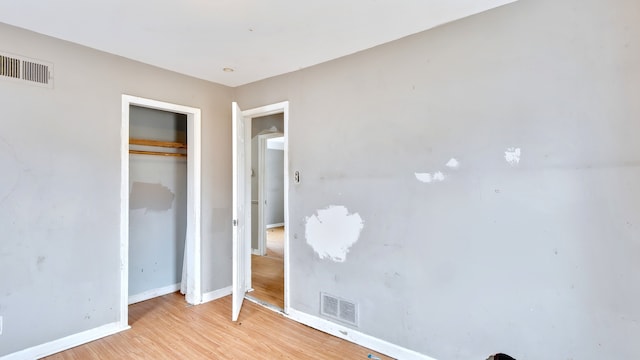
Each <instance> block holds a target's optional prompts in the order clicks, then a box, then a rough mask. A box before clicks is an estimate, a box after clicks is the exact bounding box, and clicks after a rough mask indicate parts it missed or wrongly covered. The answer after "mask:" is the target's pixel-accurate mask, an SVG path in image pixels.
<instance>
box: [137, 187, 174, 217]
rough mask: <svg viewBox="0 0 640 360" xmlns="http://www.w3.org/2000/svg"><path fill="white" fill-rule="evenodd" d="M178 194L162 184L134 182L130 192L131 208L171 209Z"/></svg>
mask: <svg viewBox="0 0 640 360" xmlns="http://www.w3.org/2000/svg"><path fill="white" fill-rule="evenodd" d="M175 197H176V195H175V194H174V193H173V192H172V191H171V189H169V188H168V187H166V186H164V185H162V184H151V183H144V182H134V183H133V185H132V186H131V193H130V194H129V209H131V210H136V209H147V210H151V211H167V210H169V209H171V206H172V205H173V200H174V199H175Z"/></svg>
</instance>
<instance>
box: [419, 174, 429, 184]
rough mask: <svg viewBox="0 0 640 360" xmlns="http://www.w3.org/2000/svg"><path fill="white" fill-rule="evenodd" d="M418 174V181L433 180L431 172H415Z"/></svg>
mask: <svg viewBox="0 0 640 360" xmlns="http://www.w3.org/2000/svg"><path fill="white" fill-rule="evenodd" d="M415 175H416V179H418V181H422V182H423V183H427V184H428V183H430V182H431V181H433V178H432V177H431V174H430V173H415Z"/></svg>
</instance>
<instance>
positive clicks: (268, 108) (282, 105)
mask: <svg viewBox="0 0 640 360" xmlns="http://www.w3.org/2000/svg"><path fill="white" fill-rule="evenodd" d="M273 114H283V118H284V129H283V130H284V223H285V228H284V309H283V312H284V313H285V314H288V313H289V303H290V301H289V299H290V289H289V284H290V276H289V226H288V225H289V102H288V101H282V102H279V103H275V104H270V105H265V106H260V107H257V108H253V109H249V110H243V111H242V121H243V122H244V128H245V131H244V140H245V141H244V149H243V150H244V152H245V181H244V189H243V190H244V194H245V204H244V208H245V209H249V210H250V209H251V196H250V194H251V177H250V176H246V174H250V173H251V122H252V120H253V119H254V118H258V117H262V116H267V115H273ZM234 141H235V139H234ZM237 151H239V149H237ZM234 156H239V155H238V154H234ZM233 166H237V165H236V164H234V165H233ZM234 220H239V221H243V220H244V224H247V225H248V226H249V227H248V228H246V229H245V231H244V234H243V237H244V238H243V239H242V241H243V243H244V244H245V245H247V246H245V249H246V250H247V251H245V256H246V257H247V260H246V261H245V268H244V269H235V268H236V266H239V265H238V264H235V263H234V264H233V267H234V270H235V271H237V272H238V273H239V272H240V271H243V273H244V276H245V280H246V281H245V294H246V291H248V290H249V289H250V282H251V211H248V212H247V213H245V219H234ZM234 231H235V229H234ZM239 241H240V240H239ZM234 291H235V289H234ZM245 294H242V296H243V297H244V295H245Z"/></svg>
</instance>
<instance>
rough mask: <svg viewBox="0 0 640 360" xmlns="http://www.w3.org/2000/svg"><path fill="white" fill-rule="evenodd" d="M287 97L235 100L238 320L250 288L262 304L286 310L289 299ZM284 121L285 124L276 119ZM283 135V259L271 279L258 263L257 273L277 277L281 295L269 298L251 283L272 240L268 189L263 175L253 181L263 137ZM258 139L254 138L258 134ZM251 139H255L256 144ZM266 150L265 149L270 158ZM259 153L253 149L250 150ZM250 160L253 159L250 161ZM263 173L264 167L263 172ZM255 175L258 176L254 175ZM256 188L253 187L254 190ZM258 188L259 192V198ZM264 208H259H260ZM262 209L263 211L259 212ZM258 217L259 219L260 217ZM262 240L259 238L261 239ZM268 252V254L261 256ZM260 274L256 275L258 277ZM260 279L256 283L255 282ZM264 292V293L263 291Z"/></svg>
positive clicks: (235, 308) (235, 302) (235, 292)
mask: <svg viewBox="0 0 640 360" xmlns="http://www.w3.org/2000/svg"><path fill="white" fill-rule="evenodd" d="M288 108H289V104H288V102H282V103H277V104H272V105H267V106H263V107H259V108H255V109H251V110H246V111H242V110H240V108H239V107H238V106H237V104H236V103H234V104H233V225H234V232H233V286H232V287H233V306H232V307H233V310H232V319H233V320H234V321H236V320H237V319H238V316H239V314H240V309H241V307H242V302H243V300H244V298H245V296H246V295H247V292H248V291H251V290H255V291H253V292H251V293H250V295H249V296H248V298H249V299H250V300H254V301H257V302H259V303H261V304H263V305H265V304H271V305H273V307H274V308H277V309H278V310H279V311H283V312H285V313H288V304H289V287H288V281H289V274H288V271H289V270H288V269H289V253H288V247H289V236H288V233H289V231H288V226H287V225H288V172H289V171H288V135H287V128H288ZM278 124H281V125H278ZM276 137H281V138H282V140H281V144H282V145H281V147H282V150H281V152H282V157H281V158H282V181H281V183H282V197H283V200H282V212H283V218H282V223H280V224H276V225H284V226H283V228H282V236H281V237H282V240H281V241H282V250H281V251H282V258H281V259H280V261H279V264H277V265H275V266H273V267H272V268H273V269H276V270H275V272H279V273H280V274H281V275H279V276H280V279H281V280H278V279H273V278H272V277H271V276H270V275H273V274H265V273H262V274H259V272H260V271H261V269H258V268H256V269H255V270H256V275H263V276H266V278H268V279H269V280H270V281H274V280H275V281H276V282H277V283H278V284H281V285H276V287H277V288H276V289H271V290H274V291H277V292H278V293H279V294H281V295H279V296H276V297H277V298H279V301H278V302H277V303H276V304H273V303H272V302H276V300H274V299H271V298H268V297H267V298H265V299H260V298H257V297H256V295H258V296H260V293H261V292H260V291H258V284H253V283H252V282H253V281H252V276H253V275H254V274H253V271H252V270H254V269H252V268H253V266H252V265H253V263H254V262H255V263H256V265H258V264H257V263H258V261H256V260H254V259H255V258H254V259H252V254H253V256H258V257H261V258H259V259H257V260H264V259H266V258H267V257H268V256H263V255H262V254H265V255H268V241H267V236H266V235H268V233H267V230H266V225H268V224H266V223H267V222H268V221H266V220H265V216H266V212H265V208H264V205H265V200H266V201H267V203H266V204H267V205H268V204H269V203H270V202H269V201H268V200H267V199H266V192H264V191H263V192H261V193H262V195H260V193H259V192H258V188H259V187H260V186H265V185H266V184H265V183H263V184H262V185H260V183H259V181H255V185H254V182H252V180H254V178H258V179H259V177H260V176H259V175H260V169H259V159H255V157H259V151H258V150H259V144H260V142H261V140H262V142H263V143H264V146H265V148H268V140H269V138H276ZM254 138H255V141H252V140H254ZM252 142H253V143H254V144H255V145H254V146H252ZM266 151H268V150H265V153H264V154H263V157H265V164H266V154H267V153H266ZM252 154H255V155H252ZM252 160H255V162H254V161H252ZM262 173H263V174H262V175H263V179H266V178H265V177H264V174H265V172H264V171H263V172H262ZM255 180H257V179H255ZM252 190H253V191H252ZM256 194H258V195H259V196H258V197H259V198H258V199H256V196H255V195H256ZM259 212H260V213H261V214H258V213H259ZM258 215H260V216H258ZM256 217H258V219H256ZM261 238H262V239H263V240H262V241H263V243H262V244H261V243H260V239H261ZM263 258H264V259H263ZM256 280H258V279H257V277H256ZM253 285H256V286H253ZM263 295H264V293H263Z"/></svg>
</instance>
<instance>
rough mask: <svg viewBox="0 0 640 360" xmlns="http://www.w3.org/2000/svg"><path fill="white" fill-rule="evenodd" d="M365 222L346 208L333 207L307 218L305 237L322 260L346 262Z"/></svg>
mask: <svg viewBox="0 0 640 360" xmlns="http://www.w3.org/2000/svg"><path fill="white" fill-rule="evenodd" d="M363 228H364V221H363V220H362V218H361V217H360V215H359V214H358V213H353V214H349V210H348V209H347V208H346V207H344V206H336V205H331V206H329V207H327V208H325V209H320V210H318V212H317V214H316V215H311V216H309V217H307V218H306V224H305V237H306V240H307V244H309V245H310V246H311V247H312V248H313V251H314V252H315V253H316V254H318V256H319V257H320V259H329V260H331V261H335V262H344V261H345V260H346V257H347V253H348V252H349V250H350V249H351V247H352V246H353V244H355V243H356V242H357V241H358V239H359V238H360V232H361V231H362V229H363Z"/></svg>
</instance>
